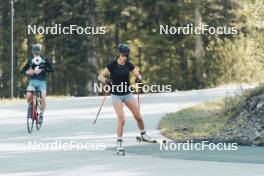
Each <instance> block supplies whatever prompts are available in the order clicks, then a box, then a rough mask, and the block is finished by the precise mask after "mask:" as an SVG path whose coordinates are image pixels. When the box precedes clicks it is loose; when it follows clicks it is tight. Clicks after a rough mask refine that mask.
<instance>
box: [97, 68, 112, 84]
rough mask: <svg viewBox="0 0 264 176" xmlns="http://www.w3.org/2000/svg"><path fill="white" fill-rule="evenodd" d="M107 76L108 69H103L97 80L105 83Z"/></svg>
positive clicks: (108, 73)
mask: <svg viewBox="0 0 264 176" xmlns="http://www.w3.org/2000/svg"><path fill="white" fill-rule="evenodd" d="M109 75H110V72H109V70H108V68H104V69H103V70H102V71H101V72H100V74H99V75H98V80H100V81H101V82H103V83H106V81H107V78H106V77H107V76H109Z"/></svg>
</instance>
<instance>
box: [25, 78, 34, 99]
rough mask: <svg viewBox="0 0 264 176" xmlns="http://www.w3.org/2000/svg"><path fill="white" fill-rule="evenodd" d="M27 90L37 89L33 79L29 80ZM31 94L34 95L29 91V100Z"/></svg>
mask: <svg viewBox="0 0 264 176" xmlns="http://www.w3.org/2000/svg"><path fill="white" fill-rule="evenodd" d="M27 91H35V84H34V81H33V80H29V83H28V87H27ZM31 96H32V93H31V92H27V93H26V99H27V102H29V101H30V99H31Z"/></svg>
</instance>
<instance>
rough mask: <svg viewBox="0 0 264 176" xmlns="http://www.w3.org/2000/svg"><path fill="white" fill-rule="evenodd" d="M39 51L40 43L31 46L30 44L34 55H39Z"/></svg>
mask: <svg viewBox="0 0 264 176" xmlns="http://www.w3.org/2000/svg"><path fill="white" fill-rule="evenodd" d="M40 51H41V45H40V44H38V43H37V44H34V45H33V46H32V52H33V54H35V55H40Z"/></svg>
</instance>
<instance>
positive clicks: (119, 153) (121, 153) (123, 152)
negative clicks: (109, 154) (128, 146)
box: [116, 149, 125, 156]
mask: <svg viewBox="0 0 264 176" xmlns="http://www.w3.org/2000/svg"><path fill="white" fill-rule="evenodd" d="M116 154H117V155H120V156H125V150H124V149H123V150H118V151H116Z"/></svg>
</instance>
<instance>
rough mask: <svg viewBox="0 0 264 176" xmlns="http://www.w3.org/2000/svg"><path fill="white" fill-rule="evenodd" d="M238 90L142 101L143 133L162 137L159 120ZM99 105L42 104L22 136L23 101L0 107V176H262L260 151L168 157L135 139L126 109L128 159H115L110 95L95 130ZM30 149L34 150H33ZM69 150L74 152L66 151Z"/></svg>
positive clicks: (93, 100) (94, 101) (88, 101)
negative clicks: (36, 122)
mask: <svg viewBox="0 0 264 176" xmlns="http://www.w3.org/2000/svg"><path fill="white" fill-rule="evenodd" d="M240 90H241V89H240V88H238V87H235V86H233V87H221V88H214V89H206V90H195V91H186V92H175V93H166V94H152V95H150V94H148V95H144V96H142V97H141V112H142V115H143V117H144V121H145V124H146V127H147V132H148V133H149V134H150V135H152V136H154V137H156V138H158V139H164V137H163V136H161V134H160V132H159V130H158V123H159V120H160V118H161V117H162V116H163V115H164V114H166V113H168V112H174V111H177V110H179V109H182V108H184V107H187V106H191V105H193V104H196V103H200V102H205V101H209V100H213V99H216V98H220V97H223V96H226V95H231V94H234V93H239V92H240ZM101 100H102V97H85V98H63V99H48V108H47V111H46V113H45V119H44V124H43V127H42V128H41V130H40V131H36V130H35V131H34V132H33V133H32V134H28V133H27V130H26V118H25V114H26V107H27V105H26V103H17V104H12V105H0V175H7V176H17V175H20V176H31V175H38V176H42V175H43V176H44V175H45V176H46V175H56V176H59V175H63V176H68V175H107V176H111V175H114V176H117V175H120V176H124V175H125V176H127V175H136V176H141V175H142V176H144V175H153V176H154V175H163V176H164V175H179V176H199V175H201V176H209V175H210V176H218V175H219V176H264V148H261V147H247V146H239V147H238V150H236V151H209V150H205V151H183V150H168V151H166V150H160V145H159V144H148V143H138V142H137V141H136V139H135V136H136V135H138V133H139V132H138V130H137V127H136V122H135V120H134V119H133V117H132V115H131V113H130V112H129V111H128V109H125V112H126V124H125V133H124V142H125V149H126V156H125V157H123V156H117V155H116V153H115V145H116V134H115V130H116V115H115V113H114V110H113V108H112V106H111V101H110V97H108V98H107V100H106V104H105V105H104V107H103V109H102V112H101V114H100V116H99V119H98V121H97V123H96V125H93V124H92V121H93V119H94V117H95V115H96V113H97V110H98V106H99V105H100V103H101ZM168 141H169V142H170V143H172V142H173V141H170V140H168ZM34 144H36V146H35V147H38V148H37V149H36V148H33V147H32V146H33V145H34ZM69 144H73V148H67V145H68V146H69ZM62 145H63V146H64V148H63V147H61V146H62ZM54 146H55V147H54ZM84 146H85V147H84ZM30 147H31V148H30ZM52 147H53V148H52ZM60 147H61V148H60Z"/></svg>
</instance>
